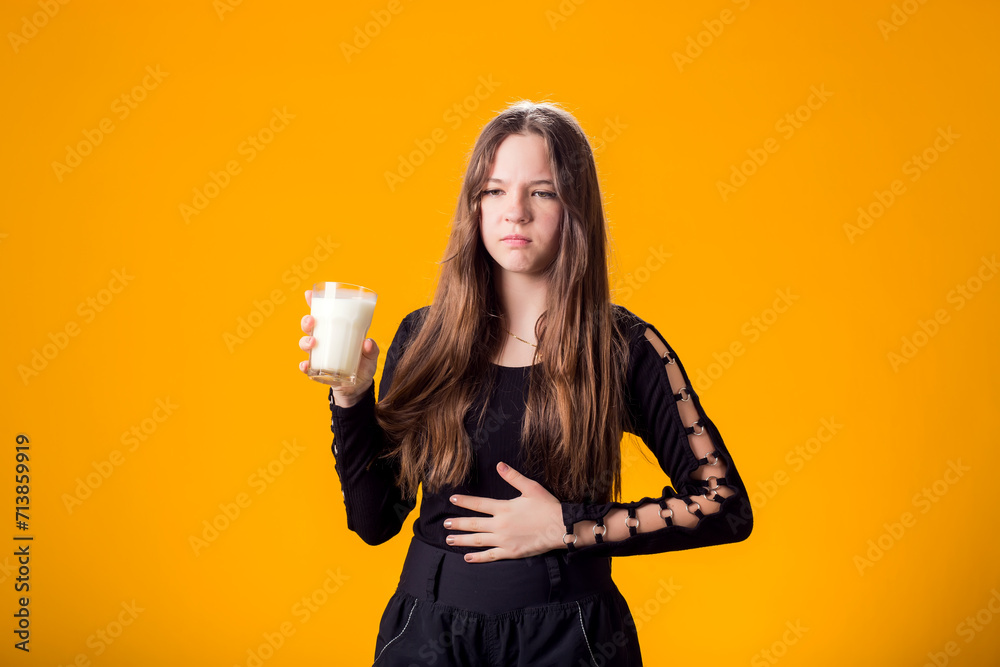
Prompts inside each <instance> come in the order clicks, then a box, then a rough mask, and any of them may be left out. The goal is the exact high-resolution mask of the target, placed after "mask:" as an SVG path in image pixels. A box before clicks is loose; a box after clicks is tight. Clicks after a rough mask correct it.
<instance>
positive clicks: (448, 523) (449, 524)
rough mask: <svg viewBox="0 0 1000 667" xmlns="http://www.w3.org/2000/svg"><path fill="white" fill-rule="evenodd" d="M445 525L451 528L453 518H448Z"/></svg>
mask: <svg viewBox="0 0 1000 667" xmlns="http://www.w3.org/2000/svg"><path fill="white" fill-rule="evenodd" d="M444 527H445V528H451V519H448V520H447V521H445V522H444ZM449 539H450V538H449Z"/></svg>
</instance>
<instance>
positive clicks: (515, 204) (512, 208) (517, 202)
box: [504, 195, 528, 222]
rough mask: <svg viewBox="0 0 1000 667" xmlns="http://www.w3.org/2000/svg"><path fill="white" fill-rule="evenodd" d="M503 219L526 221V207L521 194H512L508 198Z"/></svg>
mask: <svg viewBox="0 0 1000 667" xmlns="http://www.w3.org/2000/svg"><path fill="white" fill-rule="evenodd" d="M504 220H505V221H507V222H526V221H527V220H528V207H527V205H526V204H525V202H524V200H523V198H522V196H521V195H512V196H511V197H510V198H509V199H508V202H507V210H506V211H505V212H504Z"/></svg>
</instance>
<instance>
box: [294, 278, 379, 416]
mask: <svg viewBox="0 0 1000 667" xmlns="http://www.w3.org/2000/svg"><path fill="white" fill-rule="evenodd" d="M306 303H307V304H308V305H309V307H310V308H311V307H312V290H311V289H308V290H306ZM315 326H316V322H315V320H314V319H313V316H312V315H305V316H303V318H302V331H304V332H305V333H306V335H305V336H303V337H302V338H300V339H299V348H300V349H302V350H306V351H307V352H308V351H309V350H310V349H312V348H313V347H314V346H315V345H316V339H315V338H313V337H312V336H311V335H309V334H311V333H312V331H313V328H314V327H315ZM378 352H379V350H378V345H377V344H376V343H375V341H374V340H372V339H371V338H366V339H365V341H364V343H363V344H362V346H361V363H360V365H359V366H358V377H357V382H356V383H355V384H354V385H353V386H352V385H340V384H333V385H332V389H333V401H334V403H336V404H337V405H339V406H340V407H342V408H349V407H351V406H352V405H354V404H355V403H357V402H358V401H359V400H361V397H362V396H363V395H364V394H365V392H367V391H368V388H369V387H370V386H371V385H372V383H373V382H374V381H375V370H376V369H377V368H378ZM299 370H300V371H302V372H303V373H306V372H307V371H308V370H309V360H308V359H307V360H305V361H300V362H299ZM308 377H311V378H312V379H313V380H316V381H317V382H320V383H322V384H331V383H330V382H329V381H327V380H326V378H325V377H323V376H321V375H316V376H308Z"/></svg>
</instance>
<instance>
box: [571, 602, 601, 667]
mask: <svg viewBox="0 0 1000 667" xmlns="http://www.w3.org/2000/svg"><path fill="white" fill-rule="evenodd" d="M576 610H577V612H578V613H579V618H580V632H582V633H583V641H585V642H587V652H588V653H590V662H591V664H597V658H595V657H594V652H593V651H592V650H591V648H590V640H589V639H587V629H586V628H585V627H583V609H581V608H580V603H579V602H577V603H576Z"/></svg>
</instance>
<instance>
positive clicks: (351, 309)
mask: <svg viewBox="0 0 1000 667" xmlns="http://www.w3.org/2000/svg"><path fill="white" fill-rule="evenodd" d="M377 299H378V295H377V294H376V293H375V292H373V291H372V290H370V289H368V288H367V287H361V286H360V285H352V284H350V283H316V284H315V285H313V288H312V309H311V311H310V313H309V314H310V315H312V317H313V319H314V320H315V327H314V328H313V332H312V335H313V338H315V339H316V345H315V346H313V347H312V348H311V349H310V350H309V371H308V374H309V376H311V377H312V378H313V379H314V380H317V381H319V382H322V383H323V384H329V385H354V384H356V383H357V377H358V366H359V365H360V362H361V346H362V344H363V343H364V342H365V338H367V337H368V327H370V326H371V323H372V315H373V314H374V313H375V301H376V300H377Z"/></svg>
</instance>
